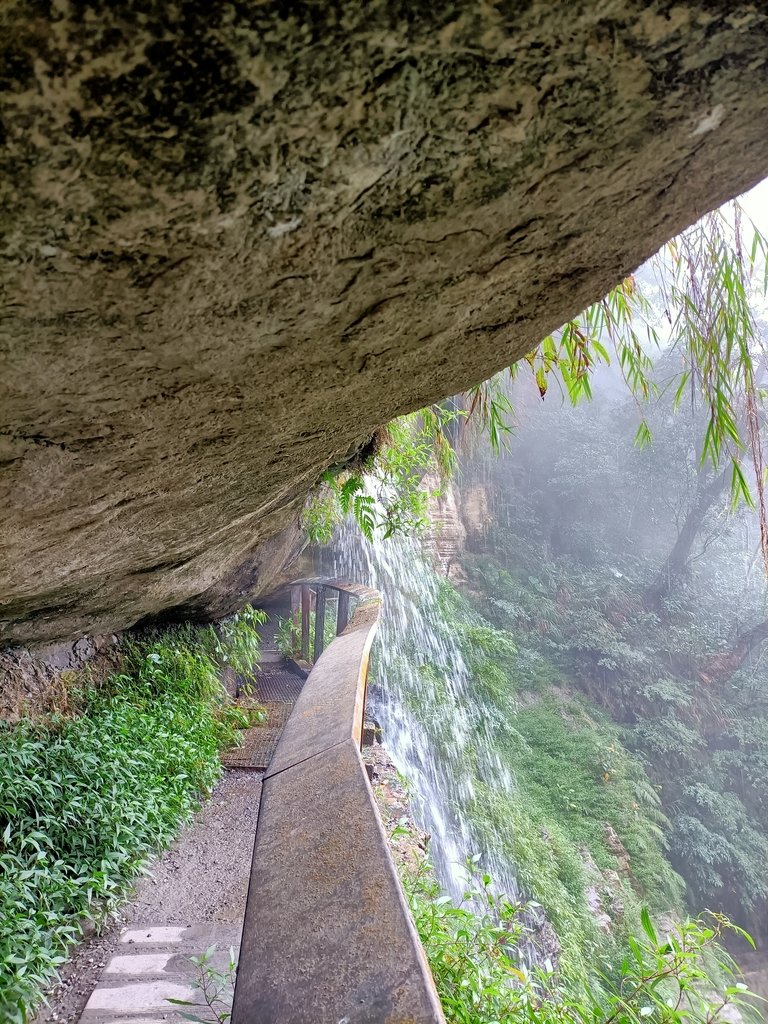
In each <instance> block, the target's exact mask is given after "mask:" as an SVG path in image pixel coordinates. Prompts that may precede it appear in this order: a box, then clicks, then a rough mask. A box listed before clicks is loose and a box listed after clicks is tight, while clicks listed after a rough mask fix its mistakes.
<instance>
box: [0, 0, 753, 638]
mask: <svg viewBox="0 0 768 1024" xmlns="http://www.w3.org/2000/svg"><path fill="white" fill-rule="evenodd" d="M1 6H2V13H1V14H0V19H1V20H2V24H1V25H0V29H1V30H2V36H1V37H2V45H3V48H4V53H3V60H2V61H1V62H0V76H2V78H3V83H2V90H0V120H1V123H2V139H3V146H2V149H0V181H2V195H3V212H2V218H1V220H0V238H1V239H2V242H0V245H2V253H3V262H2V265H1V266H2V270H1V271H0V274H1V275H2V277H1V278H0V288H1V289H2V294H3V316H2V318H1V319H0V331H2V336H1V337H0V564H1V565H2V577H3V578H2V580H0V641H2V640H5V641H8V642H11V641H14V642H33V641H36V642H43V641H45V642H47V641H49V640H52V639H54V638H58V637H66V636H74V635H79V634H81V633H84V632H88V631H97V630H105V631H111V630H114V629H120V628H123V627H125V626H128V625H130V624H131V623H133V622H135V621H136V620H138V619H141V618H146V617H152V616H155V615H158V614H160V613H162V612H164V611H165V610H168V609H178V610H183V611H184V612H186V613H195V614H200V615H220V614H223V613H226V612H228V611H231V610H233V608H235V607H237V606H238V605H240V604H242V603H243V601H245V600H246V599H247V598H248V597H249V596H251V595H254V594H258V593H259V592H263V591H264V590H266V589H269V588H270V587H272V586H273V585H274V581H275V579H276V578H277V576H278V574H279V572H280V568H281V566H282V565H283V564H284V561H285V558H286V557H288V554H289V553H290V552H291V550H292V532H293V531H294V530H295V523H296V519H297V515H298V511H299V509H300V507H301V505H302V503H303V501H304V500H305V498H306V495H307V493H308V491H309V490H310V489H311V487H312V486H313V484H314V482H315V481H316V480H317V479H318V478H319V476H320V475H321V473H322V471H323V469H324V468H325V467H326V466H328V465H331V464H334V463H338V462H340V461H343V459H344V458H347V457H351V456H353V455H354V452H355V450H357V449H358V448H360V447H361V446H364V445H365V443H366V442H367V440H368V439H369V438H370V436H371V435H372V433H373V431H374V430H375V428H376V427H377V426H378V425H380V424H381V423H383V422H386V421H387V420H389V419H390V418H392V417H394V416H397V415H399V414H401V413H404V412H406V411H408V410H412V409H415V408H418V407H420V406H423V405H425V404H428V403H430V402H434V401H436V400H438V399H441V398H444V397H445V396H446V395H450V394H455V393H456V392H458V391H460V390H462V389H463V388H465V387H467V386H469V385H472V384H475V383H477V382H478V381H480V380H482V379H484V378H486V377H488V376H489V375H490V374H491V373H493V372H494V371H496V370H498V369H500V368H502V367H504V366H506V365H509V363H510V362H511V361H513V360H515V359H517V358H519V357H520V356H521V355H522V354H524V353H525V352H528V351H529V350H530V349H531V347H532V346H533V345H535V344H536V343H537V342H538V341H539V340H540V339H541V338H542V337H543V336H545V335H546V334H547V333H548V332H549V331H551V330H552V329H553V328H557V327H558V326H559V325H560V324H562V323H563V322H564V321H565V320H567V319H568V318H569V317H570V316H572V315H575V314H577V313H578V312H579V311H580V310H581V309H583V308H584V307H585V306H586V305H588V304H589V303H590V302H591V301H593V300H596V299H598V298H599V297H600V296H602V295H603V294H604V293H605V292H606V291H607V290H608V289H609V288H610V287H611V286H613V285H614V284H615V283H616V282H617V281H618V280H619V279H621V278H622V277H623V276H624V275H626V274H627V273H628V272H629V271H631V270H633V269H634V268H635V267H636V266H637V265H638V264H639V263H640V262H641V261H642V260H643V259H645V258H646V257H647V256H649V255H650V254H651V253H652V252H653V251H654V250H656V249H657V248H658V247H659V246H660V245H662V244H663V243H664V242H665V241H666V240H667V239H668V238H669V237H670V236H671V235H673V234H675V233H676V232H678V231H680V230H681V229H682V228H683V227H685V226H686V225H687V224H689V223H690V222H691V221H692V220H693V219H695V218H696V217H697V216H699V215H700V214H702V213H703V212H704V211H706V210H708V209H711V208H712V207H713V206H715V205H717V204H719V203H721V202H722V201H723V200H725V199H727V198H729V197H730V196H732V195H734V194H736V193H738V192H740V191H743V190H744V189H745V188H747V187H749V186H750V185H752V184H754V183H755V182H756V181H757V180H758V179H759V178H761V177H762V176H763V175H764V174H765V173H766V170H768V133H766V132H765V116H766V112H768V74H767V73H766V68H767V66H768V65H767V63H766V61H767V58H766V54H767V53H768V13H766V12H764V11H763V9H762V6H761V5H759V4H755V3H754V0H736V2H733V0H728V2H726V0H676V2H674V3H672V2H670V0H606V2H603V3H600V4H591V3H586V4H585V3H582V4H574V3H572V2H570V0H529V2H527V3H501V4H496V3H481V2H480V0H457V2H454V3H450V4H426V3H421V2H413V0H408V2H405V0H371V2H370V3H360V2H359V0H339V2H337V3H330V2H328V3H317V2H311V3H310V2H299V3H296V4H278V3H272V2H266V3H256V2H252V3H233V2H227V0H222V2H217V3H210V2H208V0H206V2H203V0H183V2H181V0H179V2H175V3H174V2H171V3H168V2H161V0H145V2H141V3H139V2H138V0H135V2H128V0H123V2H120V0H116V2H111V3H106V2H104V0H90V2H88V3H72V2H68V0H61V2H57V3H55V4H53V3H42V2H39V0H16V2H15V3H14V2H10V3H5V4H3V5H1ZM281 531H285V532H282V533H281Z"/></svg>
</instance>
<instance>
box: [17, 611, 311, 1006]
mask: <svg viewBox="0 0 768 1024" xmlns="http://www.w3.org/2000/svg"><path fill="white" fill-rule="evenodd" d="M274 631H275V630H274V618H272V619H271V620H270V621H269V622H267V623H266V624H265V626H264V627H263V633H262V664H261V667H260V671H259V673H258V675H257V680H256V685H255V693H254V699H255V700H256V701H258V702H259V703H263V704H264V705H265V706H266V707H267V709H268V710H269V712H270V716H269V720H268V722H267V723H266V724H265V725H262V726H257V727H255V728H253V729H247V730H245V732H244V736H243V739H244V744H243V747H241V748H235V749H233V750H232V751H229V752H227V753H226V754H224V756H223V757H222V761H223V763H224V765H225V772H224V776H223V777H222V779H221V780H220V782H219V783H218V784H217V786H216V787H215V789H214V791H213V794H212V796H211V798H210V800H208V801H207V802H206V803H205V804H204V805H203V806H202V808H201V810H200V812H199V813H198V814H197V815H196V817H195V819H194V820H193V821H192V822H191V823H190V824H189V825H188V826H187V827H186V828H185V829H183V831H182V832H181V833H180V835H179V836H178V838H177V839H176V841H175V842H174V843H173V845H172V846H171V847H170V848H169V849H168V850H166V851H165V852H163V853H162V854H160V855H159V856H158V857H157V858H156V859H155V860H154V861H153V862H152V863H151V864H150V865H149V866H148V870H149V874H148V875H147V876H146V877H143V878H141V879H139V880H138V881H137V883H136V886H135V891H134V893H133V894H132V896H131V897H130V899H129V900H128V901H127V902H126V903H125V904H124V905H123V907H122V908H121V910H120V912H119V914H118V915H117V917H116V919H115V920H114V922H113V923H112V924H111V925H109V926H108V927H107V928H105V929H104V930H103V931H102V933H101V934H100V935H94V936H92V937H91V938H89V939H87V940H86V941H84V942H82V943H81V944H79V945H78V946H77V947H75V949H74V950H73V953H72V957H71V959H70V961H69V962H68V963H67V964H66V966H65V967H64V968H63V969H62V971H61V981H60V983H59V984H58V985H56V986H55V988H54V989H52V991H51V992H50V993H49V996H48V1005H47V1006H43V1007H42V1009H41V1011H40V1012H39V1013H38V1015H37V1017H36V1018H35V1020H34V1022H33V1024H77V1022H78V1021H80V1022H82V1024H118V1022H119V1024H176V1022H180V1021H181V1020H182V1019H183V1018H182V1017H181V1013H182V1012H184V1008H183V1007H181V1008H177V1007H174V1006H173V1004H171V1003H169V1002H168V1001H167V1000H168V999H169V998H175V999H186V1000H191V1001H195V1000H197V999H198V998H199V993H197V992H196V990H195V980H196V969H195V968H194V966H193V964H192V963H191V961H190V957H192V956H197V955H199V954H201V953H202V952H204V951H205V950H206V949H207V948H208V947H209V946H211V945H216V946H217V949H218V951H219V952H218V953H217V962H218V964H219V966H221V967H223V966H224V964H225V962H226V961H227V959H228V952H229V948H230V947H234V950H235V954H237V950H238V947H239V943H240V933H241V931H242V923H243V917H244V915H245V902H246V896H247V893H248V879H249V875H250V867H251V856H252V853H253V840H254V835H255V832H256V821H257V818H258V807H259V797H260V791H261V778H262V773H263V769H264V768H265V767H266V765H267V764H268V763H269V758H270V757H271V754H272V751H273V750H274V747H275V746H276V744H277V741H278V739H279V737H280V733H281V732H282V728H283V726H284V725H285V722H286V721H287V718H288V715H289V713H290V710H291V708H292V707H293V703H294V701H295V700H296V697H297V696H298V694H299V692H300V690H301V686H302V684H303V677H302V676H299V675H297V674H296V673H295V672H291V671H289V670H288V669H287V668H286V666H285V665H284V662H283V659H282V657H281V656H280V655H279V653H278V652H277V650H276V648H275V644H274Z"/></svg>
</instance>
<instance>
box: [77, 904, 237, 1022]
mask: <svg viewBox="0 0 768 1024" xmlns="http://www.w3.org/2000/svg"><path fill="white" fill-rule="evenodd" d="M240 931H241V929H240V928H237V927H233V926H231V925H229V926H227V925H214V924H211V923H205V924H202V925H189V926H188V927H186V928H185V927H174V926H169V925H140V926H135V927H133V928H125V929H124V930H123V931H122V932H121V934H120V942H119V946H118V950H117V952H116V953H115V955H114V956H113V957H112V958H111V959H110V960H109V962H108V963H107V965H106V967H105V968H104V972H103V973H102V976H101V980H100V981H99V984H98V985H97V986H96V988H95V989H94V990H93V992H92V993H91V996H90V998H89V1000H88V1002H87V1003H86V1006H85V1009H84V1010H83V1012H82V1015H81V1016H80V1024H176V1022H181V1021H183V1020H189V1015H190V1014H195V1015H199V1016H200V1017H201V1018H202V1019H204V1020H209V1019H210V1020H213V1017H212V1015H211V1013H210V1010H209V1009H208V1008H207V1007H206V1006H195V1007H193V1006H178V1005H175V1004H173V1003H170V1002H169V1001H168V1000H169V999H183V1000H185V1001H187V1002H190V1003H196V1004H199V1003H200V1001H201V998H202V996H201V993H200V990H199V989H198V988H197V986H196V981H197V980H198V972H197V969H196V968H195V966H194V965H193V963H192V960H191V957H194V956H200V955H201V954H203V953H204V952H205V950H206V949H208V947H209V946H212V945H214V944H215V945H216V947H217V951H216V954H215V957H214V959H213V961H212V966H213V967H214V968H215V969H216V970H218V971H221V972H226V970H227V966H228V961H229V950H230V947H231V948H232V950H233V952H234V957H235V961H236V960H237V956H238V952H239V946H240ZM221 994H222V996H223V1003H222V1005H221V1006H218V1009H220V1010H223V1009H225V1008H226V1007H227V1005H228V1004H229V1003H231V1000H232V993H231V991H229V992H222V993H221Z"/></svg>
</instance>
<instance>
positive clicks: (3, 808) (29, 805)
mask: <svg viewBox="0 0 768 1024" xmlns="http://www.w3.org/2000/svg"><path fill="white" fill-rule="evenodd" d="M227 644H228V640H227V638H226V636H225V637H224V638H223V639H222V638H217V640H216V642H215V643H214V642H213V640H212V636H211V630H210V629H208V628H201V629H193V628H191V627H182V628H176V629H170V630H167V631H166V632H164V633H159V634H154V635H150V636H148V637H146V638H145V639H143V640H135V641H132V642H131V643H128V644H126V645H125V650H124V654H123V659H122V664H121V667H120V671H119V672H118V673H116V674H114V675H113V676H111V677H110V678H109V679H108V680H106V682H105V683H103V684H102V685H101V687H99V688H93V687H89V686H86V685H83V687H82V688H81V689H80V691H79V692H75V687H73V686H71V687H70V692H71V695H72V698H73V701H72V702H73V704H74V705H75V706H77V707H78V709H79V710H80V713H79V714H78V715H77V716H76V717H75V716H73V717H65V716H63V715H61V714H57V715H53V716H51V717H50V718H48V719H46V720H40V721H24V722H22V723H21V724H20V725H18V726H16V727H9V726H8V725H0V1019H2V1020H3V1021H4V1022H8V1024H21V1022H24V1021H25V1020H26V1019H27V1016H28V1014H29V1012H30V1010H31V1008H32V1007H34V1005H35V1003H36V1002H37V1000H38V999H39V997H40V992H41V989H42V988H43V987H44V986H45V985H46V984H47V983H48V982H49V980H50V979H51V978H52V977H53V975H54V974H55V972H56V970H57V968H58V967H59V966H60V965H61V964H62V963H63V962H64V960H65V958H66V955H67V949H68V947H69V946H70V944H71V943H72V942H73V941H75V939H76V938H77V937H78V934H79V922H80V921H82V920H83V919H95V920H97V921H99V920H101V919H103V918H104V916H105V915H107V914H108V913H110V912H111V911H112V910H113V909H114V908H115V906H116V905H117V904H118V903H119V901H120V900H121V898H122V897H123V895H124V893H125V892H126V890H127V888H128V886H129V884H130V881H131V879H132V878H133V877H134V876H135V875H136V874H137V873H139V872H141V871H142V870H143V864H144V862H145V860H146V858H147V857H148V856H149V855H150V854H151V853H152V852H154V851H155V850H157V849H161V848H163V847H164V846H166V845H167V844H168V843H170V841H171V840H172V839H173V837H174V835H175V834H176V831H177V829H178V827H179V825H180V824H182V823H183V822H185V821H187V820H188V819H189V818H190V817H191V815H192V814H193V813H194V811H195V809H196V808H197V806H198V801H199V799H200V797H201V796H204V795H205V794H207V793H209V792H210V791H211V789H212V787H213V785H214V784H215V782H216V780H217V779H218V777H219V775H220V772H221V764H220V760H219V752H220V750H221V749H223V748H225V747H227V746H231V745H232V744H233V743H235V742H236V738H237V732H236V728H237V726H238V724H240V722H239V716H238V713H237V711H236V709H235V708H234V707H233V706H232V703H231V701H230V698H229V697H228V695H227V693H226V692H225V690H224V689H223V687H222V686H221V683H220V682H219V679H218V669H217V663H216V661H215V660H214V656H215V653H216V652H219V651H220V650H221V648H222V645H223V647H224V650H225V651H226V653H227V654H230V653H231V650H230V648H229V647H228V646H227ZM235 656H237V655H235ZM86 682H87V680H84V684H85V683H86Z"/></svg>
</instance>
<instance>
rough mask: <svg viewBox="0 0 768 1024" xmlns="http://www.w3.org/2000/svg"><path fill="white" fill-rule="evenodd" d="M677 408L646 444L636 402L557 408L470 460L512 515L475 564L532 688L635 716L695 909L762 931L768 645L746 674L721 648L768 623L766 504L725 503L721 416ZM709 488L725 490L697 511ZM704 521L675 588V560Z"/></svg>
mask: <svg viewBox="0 0 768 1024" xmlns="http://www.w3.org/2000/svg"><path fill="white" fill-rule="evenodd" d="M669 359H671V357H668V358H666V359H664V360H661V361H660V362H659V363H658V364H657V365H656V367H655V369H654V375H655V378H657V379H658V380H659V381H662V382H663V381H666V380H668V379H669V377H670V376H671V375H672V370H671V368H670V366H669ZM660 391H662V392H663V389H661V388H660ZM674 403H675V395H674V393H673V391H672V389H667V390H666V392H663V393H661V394H660V396H659V398H658V400H657V401H656V403H655V404H654V405H653V406H652V407H651V408H650V410H649V413H648V415H649V422H650V425H651V427H652V430H653V435H654V444H653V446H652V447H651V448H649V449H646V450H644V451H638V450H637V449H636V448H635V447H634V445H633V437H634V432H635V426H634V421H635V416H636V411H635V408H634V405H633V403H631V402H623V403H621V404H614V405H613V406H609V407H599V406H597V405H596V406H594V407H592V408H589V409H582V410H580V411H578V412H576V411H574V410H571V409H569V408H567V407H562V406H560V407H558V406H556V405H554V406H553V405H552V404H546V403H545V404H544V405H543V406H542V407H540V408H539V410H538V412H537V415H536V416H535V417H534V416H530V417H529V419H528V420H527V421H526V422H525V423H522V424H521V426H520V429H519V432H518V436H517V438H516V442H515V444H514V445H513V446H512V447H511V448H510V450H509V451H507V452H505V453H503V454H502V455H501V456H500V457H499V458H495V459H490V458H488V459H485V460H482V459H481V458H478V459H477V460H476V462H475V463H470V464H468V465H465V467H464V479H466V480H468V481H469V482H470V483H471V482H472V481H473V478H475V474H477V476H478V477H479V478H480V479H481V480H482V481H483V483H484V486H486V487H489V488H490V490H491V493H490V494H489V504H490V505H492V507H494V509H495V517H496V522H495V523H494V524H492V525H491V526H490V527H489V528H488V531H487V537H486V542H485V544H486V549H487V551H488V552H489V554H487V555H480V556H474V557H469V556H468V557H467V558H465V559H464V566H463V567H464V570H465V572H466V574H467V576H468V585H469V589H470V590H471V592H472V593H473V594H474V595H476V598H477V607H478V609H479V611H480V612H482V613H483V614H484V615H485V616H486V617H487V618H488V619H489V620H490V621H491V622H492V623H493V624H494V625H495V626H496V627H498V628H502V629H505V630H507V631H508V632H509V633H510V634H511V636H512V640H513V642H514V644H515V646H516V648H517V655H516V658H515V669H514V678H515V680H516V682H517V683H518V685H522V686H523V687H524V689H525V690H526V691H531V692H532V693H535V694H537V695H539V696H540V697H543V698H544V702H545V703H546V694H547V693H548V691H549V690H550V688H551V687H552V686H555V687H558V688H559V689H560V690H561V691H562V690H565V691H566V693H567V695H568V699H569V700H570V699H572V698H573V697H574V696H575V694H576V693H578V692H581V693H583V694H584V695H586V696H588V697H589V699H590V701H592V702H595V703H598V704H599V705H601V707H602V708H603V709H604V711H605V713H606V714H607V716H609V717H611V718H613V719H614V720H615V721H616V722H617V724H618V731H617V740H618V743H619V745H620V746H622V747H623V748H624V749H625V750H628V751H630V752H632V753H633V755H634V757H635V759H636V760H639V761H640V763H641V764H642V766H643V768H644V771H645V773H646V775H647V777H648V779H649V780H650V784H651V786H652V788H653V792H654V793H655V794H656V795H657V796H658V797H659V798H660V800H661V805H662V811H663V814H664V817H665V818H666V819H667V821H666V822H665V821H657V822H656V824H657V825H658V827H660V828H661V830H662V833H663V839H664V843H665V845H666V853H665V858H666V861H668V863H669V864H671V865H672V866H673V867H674V869H675V870H676V871H678V872H679V873H680V874H681V875H682V876H683V877H684V878H685V880H686V883H687V888H688V893H687V896H688V900H689V905H691V906H692V907H694V908H697V907H701V906H711V907H715V908H718V909H722V910H723V911H725V912H726V913H728V914H729V915H730V916H732V917H734V918H735V919H737V920H739V921H741V922H744V923H751V920H752V918H751V917H750V914H751V913H753V912H762V909H763V908H764V906H765V901H766V898H767V897H766V892H765V888H766V886H765V879H766V877H768V845H766V844H768V813H767V812H768V804H766V793H767V791H768V783H767V782H766V779H768V771H767V769H768V682H767V681H766V662H765V654H764V653H761V651H760V648H756V649H755V650H754V652H753V653H752V654H751V655H750V657H749V658H748V659H747V660H745V661H744V663H743V665H742V667H741V668H740V669H739V670H738V671H737V672H735V673H733V672H725V673H723V672H721V671H720V670H719V669H718V663H717V658H718V657H720V656H722V655H723V654H724V653H726V652H728V651H729V650H731V647H732V644H733V642H734V638H735V637H737V636H738V635H739V634H742V633H744V632H745V631H748V630H749V629H750V628H751V626H752V625H754V624H755V623H759V622H761V621H763V620H764V619H765V616H766V610H765V607H766V606H765V580H764V576H763V574H762V571H761V567H760V564H759V553H760V531H759V525H758V523H757V519H756V517H755V516H754V515H753V514H752V513H751V512H749V510H747V509H743V510H742V511H740V513H739V514H738V515H733V514H732V513H730V514H729V512H728V509H727V494H726V493H725V492H726V491H727V487H726V488H725V490H724V492H723V493H722V494H720V496H719V497H718V492H717V489H716V488H715V487H714V483H715V482H716V478H715V477H714V476H713V474H712V473H711V471H710V469H709V468H708V467H706V466H705V467H703V468H702V466H701V436H702V434H703V433H704V431H705V430H706V422H707V419H708V416H709V413H708V411H707V410H706V409H703V410H699V411H691V410H690V406H689V407H688V409H687V411H686V413H685V414H684V413H683V411H682V410H681V411H679V412H678V414H677V415H676V416H674V417H673V410H672V407H673V405H674ZM489 480H490V481H491V482H490V483H489ZM707 492H709V493H710V494H712V495H714V496H715V498H716V500H714V501H712V502H711V504H710V505H709V506H708V507H704V511H703V512H702V513H701V514H698V513H697V515H698V518H697V519H695V518H692V510H693V511H695V510H696V509H697V507H699V506H701V505H702V495H703V494H704V495H706V493H707ZM705 504H706V503H705ZM691 522H693V527H692V528H691V534H692V543H691V545H690V549H689V550H687V552H686V553H685V557H684V558H683V559H682V561H681V565H680V566H679V569H678V571H677V574H676V575H675V576H674V577H672V578H671V579H670V580H669V583H668V587H667V588H665V590H664V592H663V597H662V598H659V597H658V596H657V592H656V591H655V590H654V585H655V583H656V581H657V580H658V578H659V573H660V567H662V566H664V565H665V563H666V561H667V559H668V557H669V554H670V551H671V550H673V548H674V546H675V545H676V543H677V542H678V539H679V537H680V536H681V534H682V531H683V529H684V528H687V526H690V524H691ZM756 562H757V564H755V563H756ZM588 714H589V717H590V718H593V717H594V715H593V713H592V712H591V711H590V712H589V713H588ZM515 728H516V729H517V731H518V732H523V729H522V728H521V725H520V722H519V721H518V720H516V721H515ZM714 794H717V796H718V798H717V799H715V797H714ZM609 820H610V819H609ZM625 845H626V844H625ZM636 859H637V855H636V853H632V859H631V862H632V867H633V872H634V867H635V862H636ZM667 870H668V867H667ZM643 886H644V883H643ZM643 895H644V898H645V899H646V900H651V902H653V901H652V899H651V897H650V896H648V895H646V894H645V893H644V894H643ZM750 908H754V910H751V909H750Z"/></svg>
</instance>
